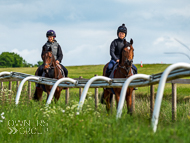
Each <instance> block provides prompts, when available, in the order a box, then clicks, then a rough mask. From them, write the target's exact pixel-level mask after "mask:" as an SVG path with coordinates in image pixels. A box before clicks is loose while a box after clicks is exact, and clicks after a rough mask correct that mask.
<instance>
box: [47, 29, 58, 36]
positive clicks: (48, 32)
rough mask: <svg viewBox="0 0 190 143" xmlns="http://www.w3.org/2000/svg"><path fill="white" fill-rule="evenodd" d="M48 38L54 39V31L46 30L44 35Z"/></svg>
mask: <svg viewBox="0 0 190 143" xmlns="http://www.w3.org/2000/svg"><path fill="white" fill-rule="evenodd" d="M48 36H53V37H56V34H55V31H53V30H48V31H47V33H46V37H48Z"/></svg>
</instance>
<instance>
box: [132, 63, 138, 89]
mask: <svg viewBox="0 0 190 143" xmlns="http://www.w3.org/2000/svg"><path fill="white" fill-rule="evenodd" d="M132 69H133V72H134V74H137V67H136V66H135V65H133V64H132ZM137 89H138V88H137V87H134V90H137Z"/></svg>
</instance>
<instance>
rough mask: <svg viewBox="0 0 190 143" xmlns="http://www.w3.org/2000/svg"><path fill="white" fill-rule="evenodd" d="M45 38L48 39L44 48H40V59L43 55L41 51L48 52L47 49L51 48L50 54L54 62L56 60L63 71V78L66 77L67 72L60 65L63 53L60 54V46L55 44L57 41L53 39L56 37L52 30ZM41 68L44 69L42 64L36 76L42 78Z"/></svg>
mask: <svg viewBox="0 0 190 143" xmlns="http://www.w3.org/2000/svg"><path fill="white" fill-rule="evenodd" d="M46 37H47V38H48V41H47V42H46V43H45V44H44V46H43V47H42V53H41V57H42V55H43V49H46V50H48V49H49V47H51V48H52V53H53V55H54V58H55V60H56V63H57V64H60V65H61V67H62V68H63V70H64V73H65V77H67V75H68V70H67V69H66V68H65V67H64V66H63V65H62V64H61V60H62V59H63V53H62V50H61V46H60V45H59V44H58V43H57V41H56V40H55V37H56V34H55V32H54V31H53V30H49V31H47V33H46ZM43 67H44V64H42V65H41V66H40V67H39V71H38V76H42V73H43Z"/></svg>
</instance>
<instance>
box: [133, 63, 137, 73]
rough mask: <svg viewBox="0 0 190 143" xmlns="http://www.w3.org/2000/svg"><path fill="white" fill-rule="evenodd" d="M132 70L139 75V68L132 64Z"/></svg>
mask: <svg viewBox="0 0 190 143" xmlns="http://www.w3.org/2000/svg"><path fill="white" fill-rule="evenodd" d="M132 69H133V71H134V74H137V67H136V66H135V65H133V64H132Z"/></svg>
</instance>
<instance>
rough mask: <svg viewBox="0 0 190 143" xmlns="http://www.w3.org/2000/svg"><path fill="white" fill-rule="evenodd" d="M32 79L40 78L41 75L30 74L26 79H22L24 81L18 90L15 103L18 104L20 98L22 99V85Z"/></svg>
mask: <svg viewBox="0 0 190 143" xmlns="http://www.w3.org/2000/svg"><path fill="white" fill-rule="evenodd" d="M30 79H33V80H39V79H40V77H37V76H29V77H26V78H25V79H23V80H22V82H21V83H20V85H19V87H18V91H17V95H16V99H15V104H16V105H17V104H18V102H19V99H20V94H21V91H22V87H23V85H24V83H25V82H26V81H28V80H30Z"/></svg>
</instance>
